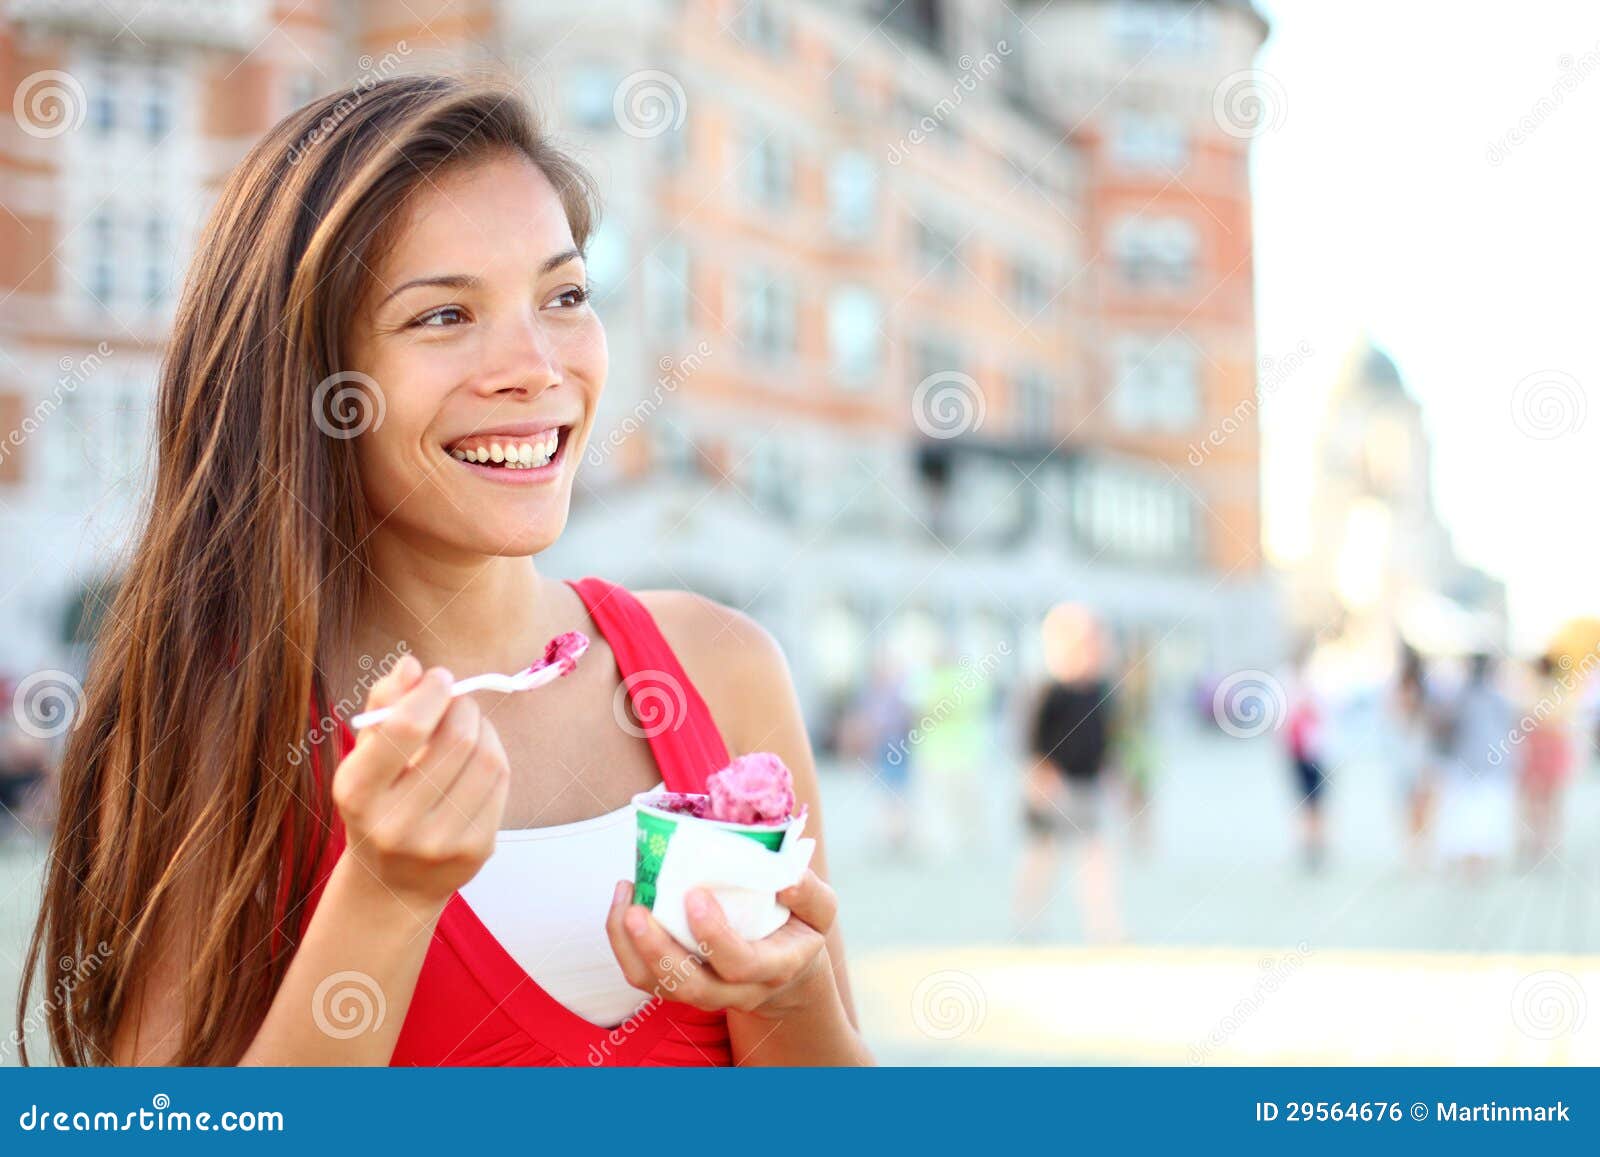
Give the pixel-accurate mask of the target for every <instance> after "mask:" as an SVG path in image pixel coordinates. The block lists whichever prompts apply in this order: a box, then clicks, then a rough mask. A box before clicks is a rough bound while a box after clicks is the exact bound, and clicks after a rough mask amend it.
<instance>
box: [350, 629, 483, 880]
mask: <svg viewBox="0 0 1600 1157" xmlns="http://www.w3.org/2000/svg"><path fill="white" fill-rule="evenodd" d="M451 682H452V678H451V675H450V672H449V671H446V670H445V669H444V668H442V667H435V668H433V669H431V670H429V671H427V672H424V671H423V670H422V665H421V664H420V663H418V662H417V660H416V659H415V658H413V657H412V656H410V655H407V656H406V657H405V658H403V659H402V660H401V661H400V662H399V663H398V664H396V665H395V668H394V670H392V671H390V672H389V674H388V675H386V676H384V678H383V679H381V680H379V682H378V683H377V685H376V686H374V687H373V689H372V693H371V695H370V696H368V698H367V704H366V706H367V709H368V710H371V709H373V708H377V707H393V708H394V712H393V714H391V715H390V716H389V717H388V718H387V719H385V720H384V721H383V722H382V723H379V724H376V725H375V726H372V727H368V728H366V729H364V730H363V731H362V732H361V734H360V736H359V737H358V738H357V740H356V745H355V748H354V749H353V750H352V751H351V752H350V754H349V755H347V756H345V758H344V760H343V761H342V762H341V763H340V764H339V766H338V768H337V769H336V770H335V771H334V775H333V802H334V805H335V806H336V807H337V808H338V809H339V815H340V817H341V818H342V819H343V820H344V825H345V831H346V834H347V837H348V842H347V854H348V855H351V856H353V857H354V858H355V859H356V860H357V861H359V862H360V863H361V864H363V865H364V866H365V867H366V868H367V869H368V870H369V871H370V872H371V873H372V875H373V876H375V877H376V878H377V879H378V881H379V882H381V883H382V884H383V885H384V886H385V887H386V888H388V890H389V891H390V892H392V893H393V894H394V895H395V896H397V897H399V898H400V899H402V900H404V901H406V902H407V903H408V904H411V905H414V906H416V907H419V908H422V909H424V910H427V909H430V908H442V907H443V906H444V904H445V902H446V901H447V900H449V898H450V895H451V893H452V892H454V891H455V890H456V889H457V888H459V887H461V886H462V885H463V884H465V883H466V882H467V881H468V880H470V879H472V877H473V876H474V875H476V874H477V872H478V869H479V868H480V867H482V866H483V862H484V861H485V860H487V859H488V858H489V854H490V853H491V852H493V851H494V842H495V833H496V832H497V831H498V830H499V827H500V817H501V814H502V813H503V812H504V810H505V803H506V791H507V788H508V786H509V784H510V779H511V776H510V770H509V768H508V766H507V763H506V753H505V750H504V748H502V747H501V746H500V738H499V736H498V735H496V734H495V730H494V727H493V725H492V724H490V722H489V721H488V720H487V719H485V718H484V717H483V714H482V712H481V711H480V710H479V709H478V705H477V704H476V703H474V702H473V701H472V700H471V699H470V698H467V697H465V696H463V697H462V698H460V699H455V700H452V699H451V698H450V684H451Z"/></svg>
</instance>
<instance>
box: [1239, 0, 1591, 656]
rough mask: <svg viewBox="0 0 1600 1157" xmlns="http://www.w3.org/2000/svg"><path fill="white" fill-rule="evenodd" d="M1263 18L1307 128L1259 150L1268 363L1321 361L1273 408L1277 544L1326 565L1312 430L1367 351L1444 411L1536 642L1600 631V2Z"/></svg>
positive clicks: (1440, 430) (1283, 9)
mask: <svg viewBox="0 0 1600 1157" xmlns="http://www.w3.org/2000/svg"><path fill="white" fill-rule="evenodd" d="M1258 2H1259V4H1260V7H1261V8H1262V9H1263V10H1264V11H1265V12H1267V14H1268V16H1269V18H1270V19H1271V21H1272V24H1273V33H1272V36H1271V38H1270V39H1269V40H1268V42H1267V45H1266V46H1265V48H1264V49H1263V51H1262V53H1261V55H1260V57H1259V58H1258V65H1259V67H1260V68H1262V69H1264V70H1266V71H1267V72H1270V73H1271V74H1272V75H1273V76H1274V77H1275V78H1276V79H1277V81H1278V84H1279V85H1280V86H1281V91H1282V94H1283V97H1284V105H1285V109H1286V111H1285V113H1284V114H1283V116H1282V123H1281V125H1280V126H1279V127H1278V128H1276V129H1274V130H1272V131H1270V132H1268V133H1266V134H1264V135H1263V136H1261V137H1260V138H1258V140H1257V141H1256V153H1255V170H1254V179H1255V214H1256V227H1257V237H1256V256H1257V274H1258V284H1257V300H1258V307H1259V321H1260V342H1261V353H1262V355H1263V356H1270V357H1282V356H1284V355H1286V354H1289V353H1290V352H1291V351H1293V349H1294V348H1295V347H1296V345H1298V344H1299V343H1300V342H1301V341H1308V342H1310V343H1311V346H1312V348H1313V349H1314V350H1315V356H1314V357H1313V359H1312V360H1311V362H1310V363H1309V364H1308V365H1307V366H1306V368H1304V369H1302V370H1300V371H1299V372H1298V373H1297V374H1296V375H1295V376H1294V377H1293V378H1292V379H1290V380H1288V381H1286V382H1285V383H1284V384H1283V385H1282V386H1281V387H1280V388H1279V389H1278V390H1277V391H1276V392H1275V393H1274V394H1273V396H1272V397H1271V399H1270V401H1268V402H1267V403H1265V404H1264V405H1263V423H1264V440H1265V442H1266V444H1267V451H1266V453H1267V462H1266V467H1265V480H1266V490H1267V503H1268V506H1267V512H1266V517H1267V541H1268V547H1269V549H1270V550H1271V551H1272V552H1273V553H1274V554H1275V555H1277V556H1278V557H1280V558H1283V559H1286V560H1287V559H1290V558H1292V557H1293V556H1294V555H1295V554H1296V553H1297V552H1298V551H1300V550H1301V549H1303V547H1304V543H1305V527H1304V520H1303V517H1302V511H1303V504H1304V502H1305V500H1306V494H1307V485H1308V481H1309V480H1308V478H1307V477H1306V476H1305V463H1306V452H1307V449H1308V447H1309V444H1310V435H1311V425H1312V422H1313V421H1314V419H1315V417H1316V414H1317V412H1318V408H1319V407H1320V405H1321V402H1322V399H1323V398H1324V397H1325V394H1326V389H1327V386H1328V384H1329V382H1330V380H1331V378H1332V377H1333V375H1334V374H1335V373H1336V371H1337V370H1338V368H1339V364H1340V362H1341V361H1342V360H1343V358H1344V355H1345V353H1346V351H1347V350H1348V349H1349V347H1350V345H1351V343H1352V342H1353V341H1354V340H1355V338H1356V336H1357V335H1358V334H1359V333H1360V332H1361V331H1363V330H1366V331H1367V332H1369V333H1371V335H1372V336H1373V338H1374V339H1375V340H1376V341H1377V342H1378V344H1379V345H1380V346H1383V347H1384V348H1386V349H1387V350H1388V352H1389V353H1390V354H1391V356H1393V358H1394V359H1395V362H1396V364H1397V365H1398V366H1399V367H1400V372H1401V374H1402V376H1403V377H1404V379H1405V380H1406V383H1407V385H1408V386H1409V388H1410V389H1411V391H1412V393H1413V395H1414V396H1415V397H1417V398H1418V399H1419V400H1420V401H1421V402H1422V404H1423V407H1424V410H1425V414H1426V421H1427V424H1428V427H1429V429H1430V430H1431V431H1432V434H1433V440H1434V474H1435V493H1436V495H1437V499H1438V504H1439V507H1440V510H1441V512H1442V514H1443V517H1444V519H1445V521H1446V522H1447V524H1448V525H1449V526H1450V527H1451V528H1452V531H1453V533H1454V535H1455V540H1456V545H1457V548H1458V550H1459V552H1460V553H1461V554H1462V555H1463V557H1465V558H1466V559H1467V560H1468V561H1469V562H1471V563H1473V564H1475V565H1478V566H1481V567H1483V568H1484V569H1486V570H1488V571H1490V572H1491V573H1493V574H1495V575H1497V576H1498V577H1500V578H1503V579H1505V580H1506V581H1507V582H1508V583H1509V585H1510V592H1511V610H1512V618H1513V630H1514V638H1515V641H1516V642H1518V643H1519V644H1520V645H1522V646H1524V647H1531V646H1534V645H1537V644H1538V643H1540V642H1542V641H1543V639H1544V637H1545V635H1546V634H1547V633H1548V632H1549V631H1550V630H1551V629H1553V628H1554V627H1555V626H1556V625H1557V624H1559V623H1560V622H1561V621H1562V620H1563V619H1565V618H1567V617H1568V616H1570V615H1573V614H1578V613H1586V612H1587V613H1596V612H1600V533H1597V531H1596V525H1595V524H1596V519H1595V517H1594V515H1593V513H1592V505H1591V503H1592V499H1593V496H1594V494H1595V490H1596V487H1595V477H1594V476H1595V473H1596V471H1595V465H1596V464H1597V463H1600V341H1597V332H1596V331H1597V329H1600V324H1597V309H1596V306H1597V303H1600V292H1597V290H1596V279H1597V275H1600V220H1597V214H1596V212H1595V206H1596V205H1597V204H1600V4H1597V3H1594V2H1592V0H1519V2H1518V3H1516V4H1501V3H1496V4H1483V5H1478V4H1460V5H1457V4H1447V3H1443V2H1427V3H1424V2H1421V0H1409V2H1405V3H1395V2H1394V0H1339V2H1338V3H1329V2H1328V0H1258ZM1479 12H1481V13H1485V14H1486V15H1484V16H1478V15H1475V14H1476V13H1479ZM1580 77H1581V79H1579V78H1580ZM1551 102H1555V104H1554V108H1553V109H1551V110H1547V111H1546V112H1545V113H1539V112H1537V111H1536V106H1538V105H1540V104H1541V103H1545V104H1549V103H1551ZM1525 117H1533V118H1535V119H1537V120H1538V121H1539V122H1540V123H1538V124H1537V126H1536V127H1535V128H1534V130H1533V132H1532V133H1531V134H1529V135H1527V136H1526V138H1525V139H1524V141H1523V142H1522V143H1521V144H1515V145H1512V146H1511V147H1509V148H1506V149H1504V157H1503V159H1502V160H1501V161H1500V163H1498V164H1491V161H1490V152H1491V149H1492V147H1493V146H1494V145H1495V143H1496V142H1502V144H1503V143H1504V141H1505V137H1506V134H1507V133H1508V132H1511V131H1513V130H1514V129H1515V128H1516V126H1517V125H1518V123H1519V121H1521V120H1523V118H1525ZM1529 375H1538V377H1537V378H1536V379H1535V381H1536V383H1537V384H1538V385H1539V388H1538V389H1535V388H1533V386H1524V387H1522V389H1521V390H1520V391H1519V387H1518V383H1519V382H1521V381H1523V379H1525V378H1527V377H1528V376H1529ZM1530 394H1531V397H1530ZM1519 406H1520V414H1519V412H1518V407H1519ZM1524 428H1526V429H1529V430H1532V431H1535V432H1539V431H1546V432H1548V433H1555V434H1557V436H1553V437H1551V436H1546V437H1535V436H1530V435H1529V434H1527V433H1524V432H1523V429H1524ZM1560 431H1566V432H1565V433H1559V432H1560Z"/></svg>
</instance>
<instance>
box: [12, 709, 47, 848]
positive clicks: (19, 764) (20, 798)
mask: <svg viewBox="0 0 1600 1157" xmlns="http://www.w3.org/2000/svg"><path fill="white" fill-rule="evenodd" d="M5 700H6V702H8V703H9V701H10V696H6V697H5ZM50 765H51V750H50V744H49V742H48V741H47V740H45V739H41V738H39V737H37V736H34V735H30V734H29V733H27V732H25V731H23V730H22V728H21V727H19V726H18V725H17V723H16V721H15V720H14V719H13V718H11V715H10V712H7V713H6V714H5V716H4V717H0V836H9V835H11V834H13V833H22V834H29V833H34V834H43V833H41V832H39V831H38V828H39V825H40V824H41V823H42V822H43V812H44V810H45V809H44V808H43V806H42V804H43V797H44V795H45V794H46V792H47V790H48V788H49V782H48V781H49V777H50Z"/></svg>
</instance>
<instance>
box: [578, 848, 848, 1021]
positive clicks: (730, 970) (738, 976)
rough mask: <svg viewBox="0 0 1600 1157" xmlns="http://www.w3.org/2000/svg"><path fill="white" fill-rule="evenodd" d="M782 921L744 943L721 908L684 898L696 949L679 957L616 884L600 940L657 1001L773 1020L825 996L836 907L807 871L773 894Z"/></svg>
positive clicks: (708, 900)
mask: <svg viewBox="0 0 1600 1157" xmlns="http://www.w3.org/2000/svg"><path fill="white" fill-rule="evenodd" d="M778 902H779V903H780V904H783V905H784V906H785V907H786V908H788V909H789V920H788V922H787V923H786V924H784V925H783V927H781V928H779V929H778V930H777V931H776V932H774V933H772V935H770V936H767V937H765V938H764V939H761V940H746V939H745V938H744V937H743V936H740V935H739V934H738V933H736V932H734V931H733V929H732V928H730V927H729V926H728V920H727V917H726V916H725V915H723V912H722V906H721V905H720V904H718V903H717V901H716V898H715V897H713V896H712V895H711V893H710V892H708V891H706V890H705V889H703V888H693V889H691V890H690V891H689V893H688V895H687V896H685V897H684V907H685V909H686V911H687V914H688V917H689V930H690V932H692V933H693V934H694V938H695V942H696V943H697V944H698V945H699V946H700V947H699V951H698V952H697V953H690V952H685V951H684V949H683V948H682V946H681V945H679V944H678V942H677V941H676V940H674V939H673V938H672V937H671V936H670V935H669V934H668V933H667V930H666V929H665V928H663V927H662V926H661V924H660V922H658V921H657V920H656V918H655V917H654V916H653V915H651V913H650V911H649V910H648V909H647V908H645V907H644V906H643V905H642V904H634V903H633V885H632V884H630V883H627V882H626V881H623V882H622V883H619V884H618V885H617V891H616V895H615V896H613V897H612V901H611V911H610V912H609V913H608V914H607V916H606V935H608V936H609V937H610V938H611V950H612V952H614V953H615V954H616V957H617V962H618V963H619V964H621V965H622V974H623V976H625V977H627V980H628V983H629V984H631V985H633V986H634V987H635V988H638V989H641V990H642V991H645V992H649V993H651V994H652V995H655V996H659V997H661V998H662V999H663V1000H676V1001H681V1002H682V1003H684V1004H690V1005H693V1006H694V1007H696V1008H702V1009H706V1010H709V1011H722V1010H724V1009H736V1010H738V1011H740V1012H748V1013H753V1014H754V1015H756V1016H761V1017H767V1018H770V1019H779V1018H782V1017H784V1016H787V1015H789V1014H790V1013H793V1012H797V1011H799V1010H800V1009H803V1008H804V1007H806V1005H807V1004H809V1003H810V1002H811V1001H812V1000H813V999H815V996H816V994H817V993H818V991H819V986H826V987H827V988H830V989H831V986H832V985H833V970H832V968H831V966H830V965H829V963H828V952H827V941H826V937H827V934H828V930H829V929H830V928H832V927H833V921H834V917H835V916H836V915H837V914H838V910H839V902H838V898H837V897H836V896H835V895H834V891H833V889H832V888H830V887H829V886H828V885H827V884H826V883H825V882H823V880H822V879H821V878H820V877H819V876H818V875H817V874H816V873H815V872H812V871H810V870H807V872H806V874H805V876H804V878H802V879H801V881H800V882H799V883H798V884H796V885H795V886H794V887H792V888H787V889H785V890H784V891H782V892H779V893H778Z"/></svg>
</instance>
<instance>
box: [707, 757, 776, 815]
mask: <svg viewBox="0 0 1600 1157" xmlns="http://www.w3.org/2000/svg"><path fill="white" fill-rule="evenodd" d="M706 792H707V794H708V795H709V796H710V798H711V806H710V808H709V809H708V811H707V815H706V818H707V819H713V820H721V821H723V822H724V823H730V824H781V823H783V822H784V821H785V820H787V819H788V818H789V817H790V816H791V815H793V814H794V777H793V776H791V775H790V774H789V769H788V768H787V767H785V766H784V763H783V760H781V759H779V758H778V757H777V756H776V755H773V754H772V753H771V752H768V751H757V752H753V753H751V754H750V755H741V756H739V758H738V759H735V760H734V761H733V762H732V763H730V764H728V766H727V767H725V768H723V769H722V770H721V771H718V772H713V773H712V774H711V775H710V776H708V777H707V778H706Z"/></svg>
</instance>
